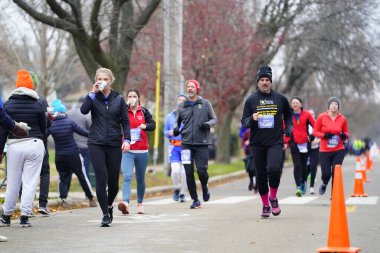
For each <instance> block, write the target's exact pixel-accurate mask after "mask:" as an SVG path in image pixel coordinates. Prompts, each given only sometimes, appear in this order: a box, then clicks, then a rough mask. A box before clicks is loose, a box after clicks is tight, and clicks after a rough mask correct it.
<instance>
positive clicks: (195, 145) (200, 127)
mask: <svg viewBox="0 0 380 253" xmlns="http://www.w3.org/2000/svg"><path fill="white" fill-rule="evenodd" d="M200 89H201V86H200V84H199V82H198V81H196V80H189V81H186V92H187V97H188V98H187V99H186V100H185V101H184V102H182V103H181V104H179V105H178V114H177V119H176V123H175V125H174V129H173V134H174V136H178V135H179V134H180V133H181V134H182V150H181V160H182V164H183V165H184V167H185V171H186V182H187V188H188V189H189V193H190V196H191V199H192V200H193V203H192V205H191V206H190V208H191V209H197V208H200V207H201V202H200V201H199V199H198V194H197V187H196V184H195V178H194V163H195V164H196V166H197V173H198V177H199V180H200V182H201V185H202V193H203V200H204V201H205V202H207V201H208V200H209V199H210V192H209V190H208V187H207V183H208V172H207V168H208V145H210V144H212V142H211V134H210V128H211V127H212V126H214V125H215V123H216V116H215V113H214V110H213V108H212V106H211V104H210V102H209V101H208V100H207V99H204V98H203V97H201V96H199V95H198V94H199V92H200ZM181 123H182V124H183V127H182V129H181V131H180V130H179V126H181Z"/></svg>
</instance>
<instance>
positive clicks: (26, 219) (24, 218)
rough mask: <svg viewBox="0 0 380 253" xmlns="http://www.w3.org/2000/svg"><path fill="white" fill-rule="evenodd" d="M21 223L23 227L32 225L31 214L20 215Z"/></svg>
mask: <svg viewBox="0 0 380 253" xmlns="http://www.w3.org/2000/svg"><path fill="white" fill-rule="evenodd" d="M20 225H21V227H23V228H26V227H31V226H32V224H31V223H30V221H29V216H27V215H22V216H20Z"/></svg>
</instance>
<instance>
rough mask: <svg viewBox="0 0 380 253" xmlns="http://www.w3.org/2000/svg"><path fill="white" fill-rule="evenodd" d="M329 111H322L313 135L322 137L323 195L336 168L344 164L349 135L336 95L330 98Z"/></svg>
mask: <svg viewBox="0 0 380 253" xmlns="http://www.w3.org/2000/svg"><path fill="white" fill-rule="evenodd" d="M327 104H328V110H327V112H324V113H321V114H320V115H319V116H318V118H317V121H316V123H315V126H314V131H313V135H314V136H315V137H319V138H321V143H320V147H319V159H320V164H321V170H322V184H321V185H320V186H319V194H321V195H323V194H324V193H325V191H326V186H327V184H328V183H329V181H330V178H331V177H332V178H333V179H334V168H335V165H337V164H340V165H341V164H342V163H343V159H344V156H345V150H344V144H343V142H344V141H345V140H347V138H348V137H349V132H348V124H347V119H346V118H345V117H344V116H343V115H342V114H340V113H339V106H340V101H339V99H338V98H336V97H331V98H329V100H328V102H327Z"/></svg>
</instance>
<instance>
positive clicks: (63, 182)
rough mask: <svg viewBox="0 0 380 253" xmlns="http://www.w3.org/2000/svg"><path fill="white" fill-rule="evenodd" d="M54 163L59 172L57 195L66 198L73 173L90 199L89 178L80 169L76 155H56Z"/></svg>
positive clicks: (80, 163)
mask: <svg viewBox="0 0 380 253" xmlns="http://www.w3.org/2000/svg"><path fill="white" fill-rule="evenodd" d="M55 165H56V167H57V171H58V173H59V197H60V198H61V199H65V198H67V195H68V193H69V190H70V184H71V177H72V175H73V173H74V174H75V175H76V176H77V178H78V181H79V183H80V185H81V186H82V189H83V191H84V193H85V195H86V197H87V198H89V199H92V198H93V197H94V196H93V195H92V191H91V185H90V180H89V179H88V178H87V176H86V174H85V173H86V172H85V171H83V170H82V162H81V160H80V158H79V154H78V155H56V156H55Z"/></svg>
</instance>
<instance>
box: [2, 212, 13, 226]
mask: <svg viewBox="0 0 380 253" xmlns="http://www.w3.org/2000/svg"><path fill="white" fill-rule="evenodd" d="M10 225H11V216H10V215H4V214H3V215H1V217H0V227H9V226H10Z"/></svg>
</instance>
